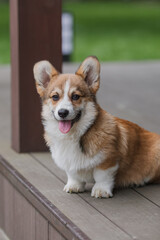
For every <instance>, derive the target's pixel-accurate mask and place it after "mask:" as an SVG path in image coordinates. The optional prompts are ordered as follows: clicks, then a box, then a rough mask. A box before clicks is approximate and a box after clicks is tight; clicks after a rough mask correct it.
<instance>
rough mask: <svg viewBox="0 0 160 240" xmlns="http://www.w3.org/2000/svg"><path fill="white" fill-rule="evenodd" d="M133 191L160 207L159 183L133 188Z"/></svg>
mask: <svg viewBox="0 0 160 240" xmlns="http://www.w3.org/2000/svg"><path fill="white" fill-rule="evenodd" d="M135 191H136V192H138V193H140V194H141V195H143V196H144V197H146V198H147V199H149V200H150V201H152V202H153V203H155V204H156V205H158V206H159V207H160V184H156V185H155V184H151V185H147V186H145V187H140V188H135Z"/></svg>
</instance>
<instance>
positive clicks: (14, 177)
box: [0, 157, 89, 240]
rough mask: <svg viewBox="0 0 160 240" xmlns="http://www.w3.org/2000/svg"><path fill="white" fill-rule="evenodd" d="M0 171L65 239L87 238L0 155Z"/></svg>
mask: <svg viewBox="0 0 160 240" xmlns="http://www.w3.org/2000/svg"><path fill="white" fill-rule="evenodd" d="M0 171H1V172H2V174H4V175H5V176H6V177H7V179H9V181H11V183H12V185H13V186H14V187H15V188H17V189H18V191H19V192H21V193H22V194H23V196H24V197H25V198H26V199H27V200H28V201H29V202H31V203H32V205H33V206H34V207H35V208H36V209H38V211H39V212H41V213H42V215H43V216H45V218H46V219H47V220H48V221H49V222H50V223H51V224H52V225H54V226H55V228H56V229H58V230H59V232H62V233H63V235H64V236H65V237H66V238H67V239H69V240H70V239H72V238H74V239H75V240H80V239H85V240H89V238H88V237H87V236H86V235H85V234H84V233H83V232H82V231H81V230H80V229H79V228H78V227H77V226H76V225H75V224H74V223H72V222H71V221H70V220H69V219H68V218H67V217H66V216H64V214H63V213H61V212H60V210H59V209H58V208H56V207H55V205H54V204H53V203H51V202H50V201H49V200H48V199H47V198H46V197H45V196H44V195H42V193H41V192H40V191H39V190H37V189H36V188H35V187H34V186H33V185H32V184H31V183H29V182H28V181H27V180H26V179H25V178H24V177H23V176H22V175H21V174H20V173H18V172H17V170H16V169H15V168H13V167H12V166H11V165H10V164H8V162H6V161H5V160H4V159H2V158H1V157H0Z"/></svg>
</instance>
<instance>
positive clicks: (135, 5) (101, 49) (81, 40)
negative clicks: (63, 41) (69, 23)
mask: <svg viewBox="0 0 160 240" xmlns="http://www.w3.org/2000/svg"><path fill="white" fill-rule="evenodd" d="M63 3H64V4H63V10H65V11H70V12H72V13H73V14H74V17H75V41H74V43H75V49H74V53H73V56H72V60H73V61H81V60H82V59H83V58H85V57H86V56H88V55H96V56H98V57H99V59H100V60H101V61H122V60H123V61H128V60H145V59H160V4H159V3H157V2H143V1H142V2H134V1H125V2H124V1H123V2H108V1H107V2H104V1H99V2H98V1H96V2H95V1H94V2H91V1H76V2H73V1H72V2H69V1H64V2H63Z"/></svg>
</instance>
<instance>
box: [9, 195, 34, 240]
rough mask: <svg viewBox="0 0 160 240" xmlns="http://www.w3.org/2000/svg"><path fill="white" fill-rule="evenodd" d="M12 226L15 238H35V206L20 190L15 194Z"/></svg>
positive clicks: (14, 239) (26, 239)
mask: <svg viewBox="0 0 160 240" xmlns="http://www.w3.org/2000/svg"><path fill="white" fill-rule="evenodd" d="M12 210H13V209H12ZM13 223H14V224H13ZM12 226H13V227H14V235H13V240H35V229H36V228H35V208H34V207H33V206H32V205H31V204H30V203H29V202H28V201H27V200H26V199H25V198H24V197H23V196H22V195H21V194H20V193H19V192H18V191H15V196H14V221H13V222H12Z"/></svg>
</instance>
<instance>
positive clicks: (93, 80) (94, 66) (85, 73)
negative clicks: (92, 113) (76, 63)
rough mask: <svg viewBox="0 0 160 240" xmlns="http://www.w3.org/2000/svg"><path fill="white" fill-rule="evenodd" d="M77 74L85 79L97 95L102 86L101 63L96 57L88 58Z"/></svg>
mask: <svg viewBox="0 0 160 240" xmlns="http://www.w3.org/2000/svg"><path fill="white" fill-rule="evenodd" d="M76 74H78V75H80V76H82V77H83V79H84V80H85V81H86V83H87V84H88V87H89V89H90V91H91V92H92V93H94V94H95V93H96V92H97V90H98V88H99V85H100V63H99V61H98V59H97V58H96V57H88V58H86V59H85V60H84V61H83V62H82V64H81V65H80V67H79V68H78V70H77V71H76Z"/></svg>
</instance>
